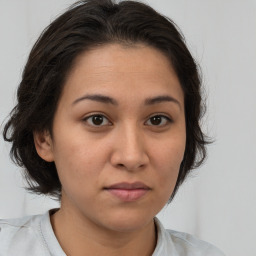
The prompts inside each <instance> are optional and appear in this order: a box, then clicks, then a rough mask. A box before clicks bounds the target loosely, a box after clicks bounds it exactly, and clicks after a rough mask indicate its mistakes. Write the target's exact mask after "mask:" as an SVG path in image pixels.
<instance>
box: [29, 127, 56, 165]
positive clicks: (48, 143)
mask: <svg viewBox="0 0 256 256" xmlns="http://www.w3.org/2000/svg"><path fill="white" fill-rule="evenodd" d="M33 137H34V143H35V148H36V151H37V154H38V155H39V156H40V157H41V158H42V159H44V160H45V161H47V162H53V161H54V156H53V148H52V138H51V135H50V133H49V131H43V132H34V133H33Z"/></svg>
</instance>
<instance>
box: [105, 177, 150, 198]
mask: <svg viewBox="0 0 256 256" xmlns="http://www.w3.org/2000/svg"><path fill="white" fill-rule="evenodd" d="M104 190H106V191H107V192H109V193H110V194H111V195H112V196H114V197H116V198H118V199H119V200H121V201H125V202H131V201H136V200H139V199H140V198H142V197H143V196H145V195H146V194H147V193H148V192H149V190H150V188H149V187H148V186H147V185H145V184H144V183H142V182H134V183H127V182H122V183H117V184H113V185H110V186H108V187H106V188H104Z"/></svg>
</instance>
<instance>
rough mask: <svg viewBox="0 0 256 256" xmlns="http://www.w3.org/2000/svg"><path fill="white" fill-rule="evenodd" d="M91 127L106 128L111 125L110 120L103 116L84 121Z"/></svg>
mask: <svg viewBox="0 0 256 256" xmlns="http://www.w3.org/2000/svg"><path fill="white" fill-rule="evenodd" d="M84 121H85V122H87V123H88V124H89V125H90V126H106V125H111V123H110V122H109V120H108V119H107V118H106V117H105V116H103V115H91V116H88V117H86V118H85V119H84Z"/></svg>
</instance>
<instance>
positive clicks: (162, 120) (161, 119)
mask: <svg viewBox="0 0 256 256" xmlns="http://www.w3.org/2000/svg"><path fill="white" fill-rule="evenodd" d="M171 122H172V120H171V119H170V118H169V117H167V116H164V115H155V116H152V117H150V118H149V119H148V121H147V122H146V125H151V126H152V125H153V126H165V125H167V124H168V123H171Z"/></svg>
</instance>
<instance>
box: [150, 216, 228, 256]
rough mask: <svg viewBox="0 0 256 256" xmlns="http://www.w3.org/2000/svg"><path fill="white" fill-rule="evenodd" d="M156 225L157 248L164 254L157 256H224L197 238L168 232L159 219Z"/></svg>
mask: <svg viewBox="0 0 256 256" xmlns="http://www.w3.org/2000/svg"><path fill="white" fill-rule="evenodd" d="M156 225H157V229H158V244H157V246H158V247H159V251H162V252H161V253H162V254H156V255H175V256H181V255H182V256H206V255H207V256H224V254H223V253H222V252H221V251H220V250H219V249H218V248H217V247H215V246H214V245H212V244H210V243H207V242H205V241H202V240H200V239H198V238H196V237H195V236H192V235H190V234H187V233H183V232H178V231H174V230H167V229H165V228H164V227H163V225H162V224H161V223H160V221H159V220H157V219H156ZM153 255H154V254H153Z"/></svg>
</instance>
